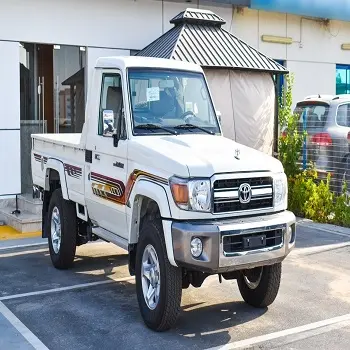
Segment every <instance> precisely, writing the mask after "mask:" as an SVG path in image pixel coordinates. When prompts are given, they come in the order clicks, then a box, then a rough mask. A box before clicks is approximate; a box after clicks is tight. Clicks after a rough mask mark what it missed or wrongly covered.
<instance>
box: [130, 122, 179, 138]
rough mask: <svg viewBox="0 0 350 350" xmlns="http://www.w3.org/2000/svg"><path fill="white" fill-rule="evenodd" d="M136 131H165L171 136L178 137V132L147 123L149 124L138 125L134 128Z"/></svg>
mask: <svg viewBox="0 0 350 350" xmlns="http://www.w3.org/2000/svg"><path fill="white" fill-rule="evenodd" d="M134 129H144V130H155V129H160V130H164V131H166V132H168V133H170V134H173V135H177V134H178V132H177V131H174V130H170V129H168V128H164V127H162V126H160V125H156V124H151V123H147V124H140V125H136V126H134Z"/></svg>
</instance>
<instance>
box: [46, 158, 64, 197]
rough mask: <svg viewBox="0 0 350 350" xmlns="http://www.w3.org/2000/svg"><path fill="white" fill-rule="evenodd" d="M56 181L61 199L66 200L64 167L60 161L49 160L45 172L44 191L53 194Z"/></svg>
mask: <svg viewBox="0 0 350 350" xmlns="http://www.w3.org/2000/svg"><path fill="white" fill-rule="evenodd" d="M57 181H58V182H59V186H58V187H61V190H62V196H63V198H64V199H66V200H68V199H69V195H68V188H67V181H66V175H65V172H64V165H63V163H62V162H61V161H60V160H57V159H52V158H50V159H49V160H48V162H47V165H46V171H45V191H50V192H53V190H54V189H56V188H57ZM52 187H54V188H52Z"/></svg>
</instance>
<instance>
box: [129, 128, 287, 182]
mask: <svg viewBox="0 0 350 350" xmlns="http://www.w3.org/2000/svg"><path fill="white" fill-rule="evenodd" d="M134 141H135V143H134V146H136V145H137V147H136V148H134V152H138V155H139V156H140V155H143V156H146V157H147V161H148V162H151V163H153V162H154V163H155V164H152V165H151V164H149V163H148V165H151V166H152V167H153V166H155V167H157V168H162V169H163V170H165V171H167V172H169V173H174V174H175V175H179V176H185V174H184V170H185V169H184V166H186V167H187V169H188V173H189V174H188V175H189V176H191V177H197V176H200V177H211V176H212V175H214V174H218V173H229V172H241V171H272V172H281V171H283V167H282V164H281V162H280V161H278V160H277V159H275V158H273V157H271V156H268V155H267V154H265V153H262V152H259V151H257V150H254V149H252V148H249V147H246V146H243V145H241V144H239V143H237V142H234V141H232V140H230V139H227V138H225V137H223V136H213V135H202V134H200V135H198V134H195V135H191V134H186V135H178V136H171V135H169V136H156V135H152V136H138V137H136V138H135V139H134ZM132 148H133V147H132ZM236 150H239V156H238V157H237V158H238V159H237V158H236V157H235V155H236ZM130 151H132V150H131V149H130ZM132 153H133V152H132ZM135 155H136V154H135ZM156 164H157V165H156ZM177 170H178V172H181V173H176V171H177ZM186 175H187V174H186Z"/></svg>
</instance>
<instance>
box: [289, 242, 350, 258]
mask: <svg viewBox="0 0 350 350" xmlns="http://www.w3.org/2000/svg"><path fill="white" fill-rule="evenodd" d="M349 246H350V242H347V243H335V244H327V245H324V246H320V247H308V248H298V247H297V248H296V249H294V250H293V251H292V252H291V253H290V255H291V256H293V257H298V256H302V255H312V254H317V253H323V252H328V251H332V250H336V249H341V248H345V247H349Z"/></svg>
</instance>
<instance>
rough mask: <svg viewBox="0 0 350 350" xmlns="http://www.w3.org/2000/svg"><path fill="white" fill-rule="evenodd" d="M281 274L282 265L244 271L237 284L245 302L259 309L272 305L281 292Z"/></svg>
mask: <svg viewBox="0 0 350 350" xmlns="http://www.w3.org/2000/svg"><path fill="white" fill-rule="evenodd" d="M281 272H282V264H281V263H278V264H274V265H271V266H263V267H257V268H254V269H250V270H244V271H242V272H241V273H240V276H239V277H238V279H237V284H238V288H239V291H240V293H241V295H242V298H243V299H244V301H245V302H246V303H247V304H249V305H251V306H254V307H257V308H264V307H267V306H269V305H271V304H272V303H273V302H274V301H275V299H276V297H277V294H278V291H279V287H280V283H281Z"/></svg>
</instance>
